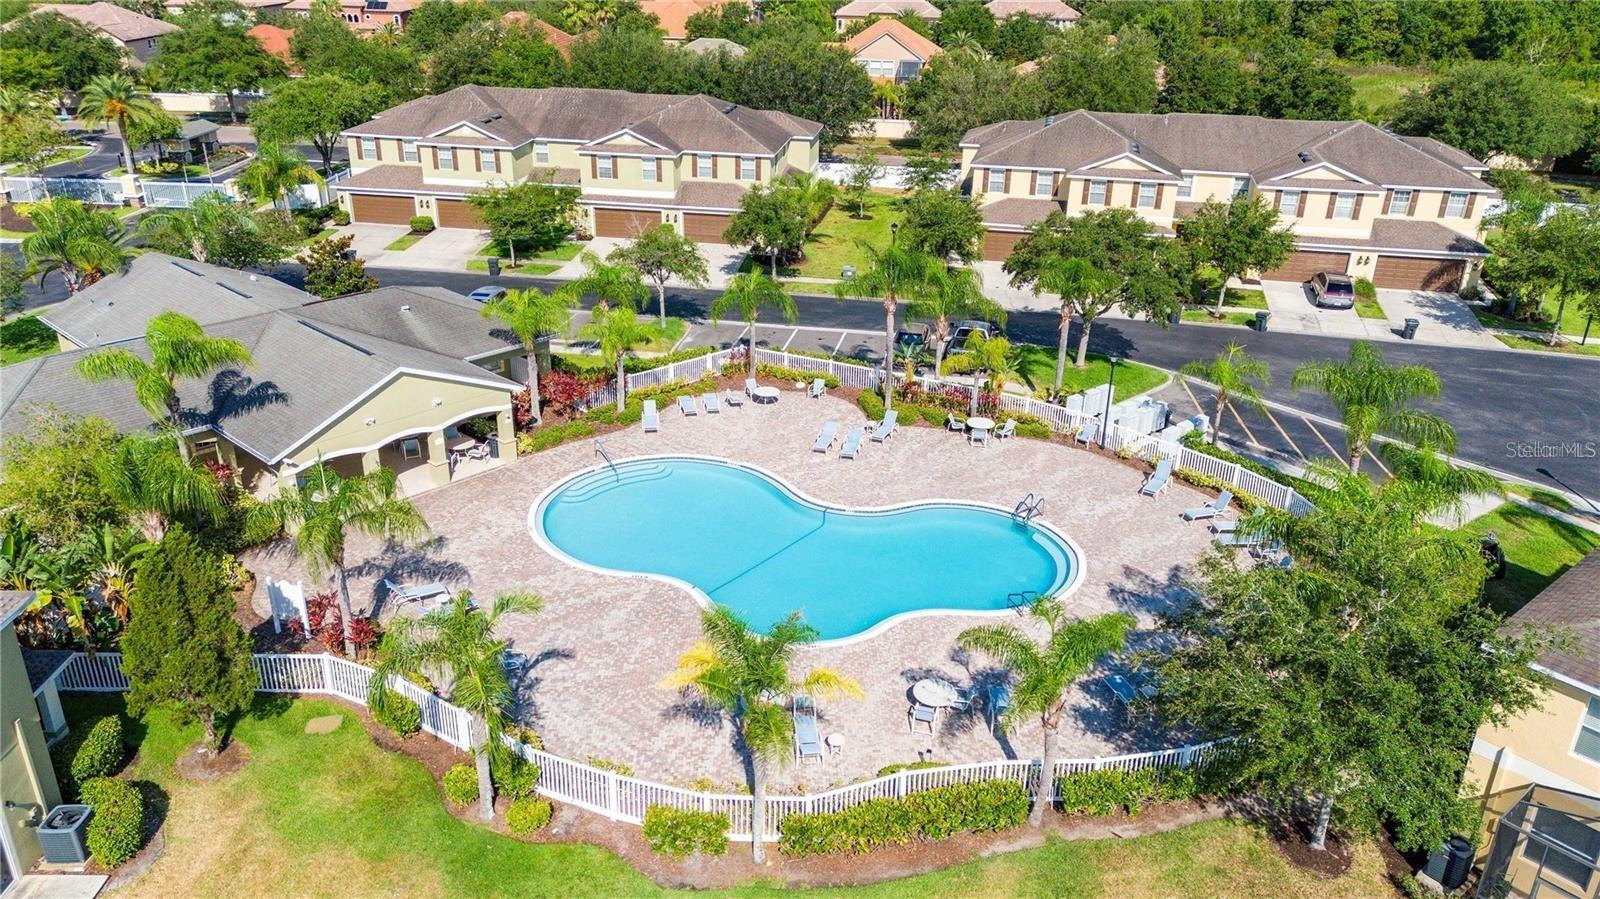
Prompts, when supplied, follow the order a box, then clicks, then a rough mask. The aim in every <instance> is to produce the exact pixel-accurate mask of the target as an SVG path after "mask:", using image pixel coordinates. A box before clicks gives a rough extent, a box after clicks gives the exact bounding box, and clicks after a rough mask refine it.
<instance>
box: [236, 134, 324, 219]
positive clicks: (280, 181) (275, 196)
mask: <svg viewBox="0 0 1600 899" xmlns="http://www.w3.org/2000/svg"><path fill="white" fill-rule="evenodd" d="M321 183H322V176H321V175H319V174H317V170H316V169H314V168H312V167H311V164H310V163H308V162H306V158H305V156H304V155H303V154H301V153H300V152H298V151H296V150H291V149H284V147H283V146H282V145H280V144H276V143H273V142H271V141H267V142H264V143H262V144H259V145H257V146H256V158H255V159H254V160H252V161H251V162H250V164H249V165H247V166H245V167H244V170H243V171H241V172H240V173H239V188H240V189H241V190H243V191H244V194H245V196H247V197H249V198H250V199H252V200H254V201H256V202H257V203H271V204H272V205H273V206H274V207H277V205H278V201H279V200H282V201H283V203H284V206H283V208H284V209H285V210H287V209H288V208H289V195H290V194H292V193H293V192H294V191H295V189H296V188H298V187H299V186H300V185H302V184H321Z"/></svg>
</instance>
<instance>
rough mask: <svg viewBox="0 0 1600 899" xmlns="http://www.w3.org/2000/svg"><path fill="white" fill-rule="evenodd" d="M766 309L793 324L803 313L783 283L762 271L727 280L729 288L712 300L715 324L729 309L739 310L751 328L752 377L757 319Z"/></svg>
mask: <svg viewBox="0 0 1600 899" xmlns="http://www.w3.org/2000/svg"><path fill="white" fill-rule="evenodd" d="M763 308H766V309H771V310H773V311H775V312H777V313H778V314H779V315H781V316H783V320H784V321H786V322H788V323H789V324H791V325H792V324H794V322H795V319H797V318H799V317H800V312H799V310H797V309H796V308H795V305H794V298H793V297H791V296H789V294H788V293H787V292H786V291H785V290H784V289H783V285H781V284H779V283H778V282H777V281H774V280H772V279H771V278H769V277H767V276H766V275H764V274H762V273H761V272H746V273H744V274H742V275H735V276H734V278H733V280H732V281H729V282H728V289H727V290H725V291H723V294H722V296H720V297H717V298H716V300H714V301H713V302H712V303H711V323H712V324H716V323H717V321H718V319H720V318H722V317H723V316H724V315H727V314H728V313H729V312H730V311H737V312H738V313H739V317H740V318H741V319H743V320H744V323H745V326H746V327H747V328H748V329H749V331H750V377H752V378H753V377H755V376H756V318H757V316H759V315H760V314H761V310H762V309H763Z"/></svg>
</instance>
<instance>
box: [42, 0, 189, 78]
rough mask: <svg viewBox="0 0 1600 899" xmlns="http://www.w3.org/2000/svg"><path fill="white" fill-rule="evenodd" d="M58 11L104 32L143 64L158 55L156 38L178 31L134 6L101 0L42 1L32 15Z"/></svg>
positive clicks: (138, 62)
mask: <svg viewBox="0 0 1600 899" xmlns="http://www.w3.org/2000/svg"><path fill="white" fill-rule="evenodd" d="M40 13H55V14H57V15H60V16H65V17H66V18H69V19H72V20H73V21H75V22H79V23H81V24H83V25H85V26H87V27H88V28H89V30H90V31H93V32H95V33H97V34H103V35H105V36H106V37H108V38H111V39H112V40H113V41H116V42H117V43H118V44H119V45H121V47H122V48H123V49H124V50H126V51H128V53H129V54H130V55H131V57H132V59H133V61H134V64H135V65H143V64H144V63H145V62H146V61H147V60H149V59H150V57H152V56H154V55H156V40H157V39H158V38H160V37H161V36H162V35H164V34H171V33H173V32H174V31H177V30H178V26H176V25H174V24H172V23H171V22H163V21H161V20H160V19H152V18H151V17H149V16H146V15H140V14H139V13H136V12H134V11H133V10H131V9H126V8H124V7H121V6H118V5H117V4H115V3H107V2H105V0H98V2H95V3H40V4H38V5H37V6H34V7H33V9H32V10H31V11H30V14H31V15H38V14H40Z"/></svg>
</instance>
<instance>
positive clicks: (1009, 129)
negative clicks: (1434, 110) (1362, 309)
mask: <svg viewBox="0 0 1600 899" xmlns="http://www.w3.org/2000/svg"><path fill="white" fill-rule="evenodd" d="M960 147H961V177H962V183H963V185H964V186H965V189H966V190H968V191H969V192H970V193H971V195H972V196H973V197H974V198H975V199H976V200H977V201H978V202H979V204H980V206H981V208H982V210H983V222H984V228H985V237H984V244H983V253H984V258H986V259H995V260H998V259H1004V258H1006V256H1007V255H1008V254H1009V253H1010V252H1011V249H1012V247H1014V246H1015V245H1016V242H1017V241H1018V240H1020V239H1021V238H1022V236H1023V234H1024V233H1026V231H1027V229H1028V228H1029V227H1030V226H1031V225H1033V224H1034V223H1036V222H1039V221H1042V220H1043V219H1044V218H1045V217H1046V216H1048V215H1050V214H1051V213H1053V212H1057V211H1061V212H1065V213H1066V214H1068V215H1077V214H1081V213H1083V212H1086V211H1090V210H1099V209H1109V208H1116V207H1122V208H1128V209H1132V210H1134V212H1135V213H1136V214H1138V215H1139V216H1140V217H1141V218H1144V219H1145V220H1147V221H1149V222H1150V224H1151V225H1152V226H1153V227H1154V228H1155V230H1156V231H1157V232H1158V233H1161V234H1164V235H1169V236H1170V235H1173V234H1175V233H1176V230H1175V229H1176V228H1177V227H1179V226H1180V223H1181V222H1182V219H1183V217H1184V216H1185V215H1188V214H1190V213H1192V212H1193V211H1194V210H1195V209H1197V208H1198V207H1199V206H1200V204H1201V203H1203V202H1205V201H1206V200H1210V199H1217V200H1224V201H1225V200H1227V199H1229V198H1230V197H1233V196H1235V195H1238V194H1248V195H1253V196H1260V197H1264V198H1265V199H1266V201H1267V202H1268V203H1270V204H1271V205H1272V207H1273V208H1274V209H1276V210H1278V213H1279V215H1280V218H1281V220H1282V222H1283V226H1284V227H1286V228H1288V229H1289V230H1291V231H1293V232H1294V234H1295V235H1296V236H1297V237H1298V238H1299V246H1298V248H1297V250H1296V252H1295V253H1294V254H1293V255H1291V256H1290V258H1289V260H1288V261H1287V262H1285V263H1284V265H1283V266H1282V267H1280V268H1278V269H1275V270H1273V271H1269V272H1261V273H1259V274H1260V275H1261V277H1263V278H1267V279H1273V280H1286V281H1302V280H1305V279H1307V278H1309V277H1311V276H1312V275H1313V274H1315V273H1317V272H1319V271H1329V272H1346V273H1349V274H1350V275H1352V276H1354V277H1360V278H1368V279H1371V280H1372V281H1373V283H1375V284H1376V285H1377V286H1379V287H1392V288H1408V289H1423V290H1440V291H1454V290H1460V289H1463V288H1465V287H1469V286H1471V285H1473V284H1475V283H1476V282H1477V278H1478V273H1479V269H1480V267H1481V264H1482V261H1483V259H1484V258H1485V257H1486V256H1487V255H1488V251H1487V249H1486V248H1485V247H1484V245H1483V244H1482V243H1481V242H1480V241H1479V239H1478V235H1479V232H1480V229H1481V227H1482V223H1483V214H1484V209H1485V207H1486V206H1487V205H1488V203H1489V201H1490V200H1492V199H1494V198H1495V197H1497V196H1498V193H1497V192H1496V191H1495V189H1494V188H1493V187H1492V186H1491V185H1489V184H1488V183H1487V182H1486V181H1484V180H1483V174H1484V173H1485V172H1486V171H1487V170H1488V169H1487V167H1486V166H1484V165H1483V163H1481V162H1479V161H1478V160H1476V159H1474V158H1472V157H1471V156H1469V155H1468V154H1466V153H1463V152H1461V151H1460V150H1457V149H1455V148H1453V147H1450V146H1448V145H1446V144H1443V143H1440V142H1439V141H1436V140H1432V139H1429V138H1418V137H1403V136H1400V135H1396V134H1391V133H1389V132H1387V131H1384V130H1382V129H1379V128H1377V127H1375V126H1373V125H1371V124H1369V123H1367V122H1362V121H1348V122H1333V121H1283V120H1273V119H1263V118H1259V117H1256V116H1228V115H1201V114H1182V113H1173V114H1168V115H1148V114H1138V113H1105V112H1088V111H1085V110H1076V111H1074V112H1070V113H1066V114H1064V115H1054V116H1048V117H1046V118H1043V119H1035V120H1032V121H1007V122H998V123H995V124H992V125H985V126H982V127H979V128H974V129H972V130H971V131H968V132H967V133H966V135H965V136H964V137H963V139H962V141H961V145H960Z"/></svg>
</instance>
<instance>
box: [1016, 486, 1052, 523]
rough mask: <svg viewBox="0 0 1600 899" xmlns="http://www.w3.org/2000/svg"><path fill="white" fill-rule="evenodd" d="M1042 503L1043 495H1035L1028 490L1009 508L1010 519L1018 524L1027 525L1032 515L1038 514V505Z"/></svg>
mask: <svg viewBox="0 0 1600 899" xmlns="http://www.w3.org/2000/svg"><path fill="white" fill-rule="evenodd" d="M1043 505H1044V495H1043V494H1039V495H1035V494H1033V493H1032V492H1031V491H1030V492H1029V493H1028V495H1027V496H1024V497H1023V498H1022V499H1021V501H1019V502H1018V503H1017V505H1016V507H1015V508H1013V509H1012V510H1011V520H1012V521H1014V522H1016V523H1017V524H1020V525H1027V524H1029V523H1030V522H1032V521H1033V516H1035V515H1038V514H1039V507H1040V506H1043Z"/></svg>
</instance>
